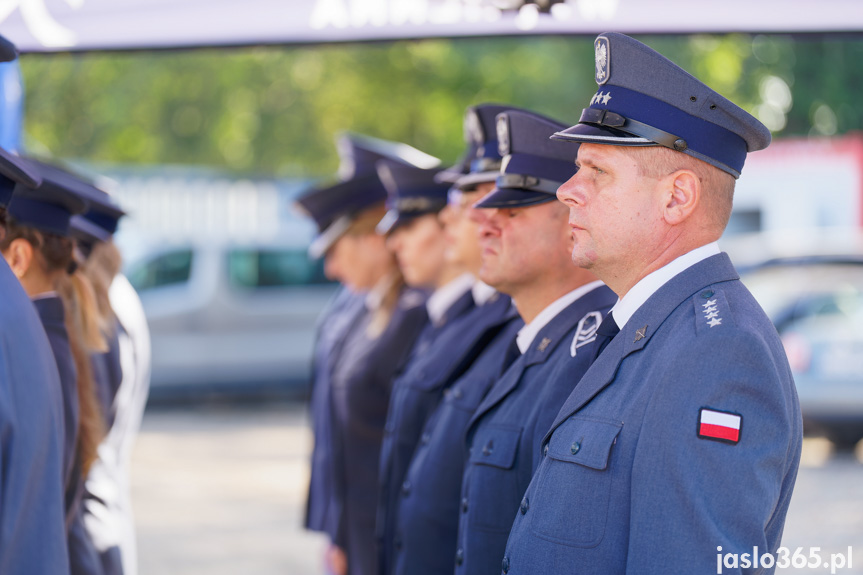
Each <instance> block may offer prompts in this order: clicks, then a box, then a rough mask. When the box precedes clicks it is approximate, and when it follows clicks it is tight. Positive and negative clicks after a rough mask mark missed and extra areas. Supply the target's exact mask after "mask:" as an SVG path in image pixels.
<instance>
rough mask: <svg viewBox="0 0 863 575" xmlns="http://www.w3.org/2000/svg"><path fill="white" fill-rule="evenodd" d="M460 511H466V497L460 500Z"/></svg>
mask: <svg viewBox="0 0 863 575" xmlns="http://www.w3.org/2000/svg"><path fill="white" fill-rule="evenodd" d="M461 512H462V513H467V497H465V498H463V499H462V500H461Z"/></svg>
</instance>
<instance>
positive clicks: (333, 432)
mask: <svg viewBox="0 0 863 575" xmlns="http://www.w3.org/2000/svg"><path fill="white" fill-rule="evenodd" d="M339 153H340V155H341V160H342V166H341V168H340V170H339V172H340V174H341V176H342V178H343V180H342V181H341V182H338V183H336V184H334V185H331V186H326V187H322V188H318V189H315V190H312V191H310V192H308V193H306V194H304V195H303V196H302V197H300V198H299V200H298V204H299V207H300V208H301V209H302V210H303V211H304V212H305V213H307V214H309V215H310V216H311V217H313V218H314V220H315V221H316V223H317V224H318V229H319V234H318V236H317V238H316V239H315V240H314V241H313V243H312V245H311V250H310V252H311V254H312V255H313V256H318V257H320V256H323V257H324V269H325V273H326V274H327V276H328V277H330V278H331V279H337V280H339V281H340V282H341V283H342V285H343V286H344V288H343V291H342V292H340V293H339V294H338V295H337V296H336V299H335V300H334V302H333V305H332V307H331V308H330V310H329V311H328V312H327V315H326V316H325V317H324V319H323V320H322V321H321V323H320V332H319V339H318V341H317V343H316V349H315V365H314V370H315V371H314V373H315V382H314V386H313V394H312V404H311V409H312V419H313V428H314V433H315V447H314V451H313V456H312V479H311V484H310V493H309V500H308V502H309V503H308V507H307V517H306V521H307V523H306V525H307V527H308V528H312V529H316V530H321V531H324V532H326V533H327V534H328V535H329V536H330V539H331V546H330V548H329V549H328V551H327V557H326V564H327V568H328V570H329V571H330V572H332V573H335V574H345V573H369V572H370V571H369V569H370V568H369V567H368V564H369V562H370V561H372V560H373V549H374V548H373V545H374V539H373V537H374V513H375V505H376V495H377V483H378V476H377V466H376V462H377V459H378V456H379V452H380V444H381V438H382V434H383V425H384V418H385V416H386V408H387V405H388V404H389V393H390V382H391V380H392V377H393V374H394V373H395V372H396V371H397V370H398V369H399V367H400V366H401V364H402V363H403V362H404V360H405V358H406V356H407V353H408V351H409V350H410V348H411V346H412V345H413V342H414V340H415V339H416V337H417V336H418V334H419V332H420V330H421V329H422V328H423V326H424V325H425V323H426V321H427V316H426V313H425V309H424V307H423V303H424V302H425V294H424V293H422V292H418V291H416V290H412V289H410V288H407V287H406V286H405V285H404V281H403V280H402V277H401V274H400V272H399V270H398V267H397V266H396V263H395V259H394V258H393V255H392V254H391V253H390V252H389V250H387V248H386V245H385V241H384V239H383V238H382V237H380V236H379V235H378V234H377V233H376V231H375V227H376V225H377V223H378V221H380V219H381V218H382V217H383V215H384V213H385V207H384V204H383V202H384V199H385V198H386V190H385V189H384V187H383V184H382V183H381V181H380V179H379V178H378V175H377V172H376V170H375V162H377V161H379V160H381V159H383V158H388V159H390V160H391V161H394V162H397V163H404V164H406V165H414V162H419V163H420V164H421V165H431V164H434V163H435V162H436V161H437V160H436V159H435V158H432V157H431V156H427V155H425V154H423V153H422V152H419V150H415V149H414V148H411V147H409V146H406V145H404V144H398V143H394V142H386V141H383V140H378V139H374V138H369V137H366V136H360V135H356V134H350V135H345V136H342V137H341V138H340V139H339Z"/></svg>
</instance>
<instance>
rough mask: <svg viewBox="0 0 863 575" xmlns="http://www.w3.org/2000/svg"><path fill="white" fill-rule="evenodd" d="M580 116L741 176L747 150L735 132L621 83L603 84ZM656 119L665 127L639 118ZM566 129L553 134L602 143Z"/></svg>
mask: <svg viewBox="0 0 863 575" xmlns="http://www.w3.org/2000/svg"><path fill="white" fill-rule="evenodd" d="M606 106H607V108H606ZM582 118H584V120H582V122H583V123H584V124H588V125H595V126H601V127H607V128H611V129H614V130H619V131H621V132H626V133H628V134H632V135H633V136H637V137H640V138H644V139H646V140H650V141H651V142H654V143H656V144H658V145H661V146H665V147H668V148H670V149H672V150H677V151H679V152H685V153H687V154H690V155H692V156H695V157H698V158H699V159H703V160H705V161H707V162H709V163H711V164H714V165H716V163H719V164H721V165H722V166H724V169H726V170H727V171H731V172H733V173H736V174H737V175H740V171H741V170H742V169H743V163H744V161H745V160H746V153H747V151H748V148H747V145H746V141H745V140H744V139H743V138H742V137H740V136H739V135H738V134H735V133H734V132H732V131H730V130H727V129H725V128H723V127H722V126H719V125H717V124H714V123H713V122H709V121H707V120H704V119H702V118H699V117H696V116H693V115H691V114H688V113H686V112H684V111H683V110H681V109H679V108H677V107H675V106H672V105H671V104H668V103H666V102H663V101H662V100H658V99H656V98H653V97H652V96H648V95H646V94H642V93H640V92H636V91H634V90H629V89H627V88H622V87H620V86H614V85H606V86H604V87H603V89H602V90H600V92H598V93H597V94H596V95H595V96H594V97H593V98H592V99H591V106H590V108H587V109H585V110H584V112H582ZM657 118H661V119H662V124H663V128H664V129H659V128H657V127H655V126H653V125H651V124H649V123H645V122H642V120H647V119H657ZM570 129H572V128H570ZM567 132H568V130H565V131H563V132H558V133H557V134H555V136H554V137H555V138H556V139H575V140H580V141H590V138H594V139H595V140H596V142H597V143H601V140H602V139H603V138H602V136H586V137H584V138H579V137H578V134H577V132H575V133H573V134H568V133H567ZM572 136H575V137H572ZM672 138H673V139H672ZM678 140H682V142H678ZM615 143H619V144H623V145H626V142H625V140H621V139H620V138H615ZM675 144H677V146H679V147H680V148H682V149H679V148H678V147H676V146H675ZM717 167H721V166H717Z"/></svg>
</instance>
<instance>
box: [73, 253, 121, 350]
mask: <svg viewBox="0 0 863 575" xmlns="http://www.w3.org/2000/svg"><path fill="white" fill-rule="evenodd" d="M122 263H123V258H122V256H121V255H120V250H118V249H117V246H116V245H114V242H113V241H112V240H109V241H107V242H99V243H97V244H96V245H95V246H93V250H92V251H91V252H90V257H88V258H87V259H86V261H85V262H84V263H83V264H82V265H81V271H82V273H83V274H84V276H85V277H86V278H87V280H88V281H89V282H90V285H91V286H92V287H93V294H94V296H95V298H96V312H97V317H98V322H99V329H100V330H101V332H102V333H103V334H104V335H105V336H106V337H110V336H112V335H113V334H114V330H115V328H116V323H115V317H116V316H115V314H114V309H113V308H112V307H111V300H110V298H109V295H108V294H109V291H110V289H111V283H112V282H113V281H114V277H116V275H117V274H118V273H120V269H121V268H122Z"/></svg>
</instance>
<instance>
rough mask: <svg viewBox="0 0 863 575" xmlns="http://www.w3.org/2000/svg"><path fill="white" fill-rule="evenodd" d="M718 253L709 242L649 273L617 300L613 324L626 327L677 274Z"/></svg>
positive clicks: (717, 248)
mask: <svg viewBox="0 0 863 575" xmlns="http://www.w3.org/2000/svg"><path fill="white" fill-rule="evenodd" d="M718 253H720V251H719V244H717V243H716V242H711V243H709V244H707V245H704V246H701V247H700V248H695V249H694V250H692V251H691V252H687V253H685V254H683V255H682V256H680V257H679V258H677V259H675V260H674V261H671V262H669V263H667V264H665V265H664V266H662V267H661V268H659V269H658V270H656V271H655V272H653V273H650V274H648V275H646V276H644V277H643V278H641V280H640V281H639V282H638V283H637V284H635V285H634V286H632V289H631V290H629V292H627V294H626V295H625V296H623V299H620V300H617V303H616V304H614V307H613V308H611V313H612V315H613V316H614V322H615V323H616V324H617V326H618V327H619V328H620V329H623V327H624V326H625V325H626V322H628V321H629V318H631V317H632V316H633V314H635V312H636V311H638V308H640V307H641V306H642V305H643V304H644V302H646V301H647V300H648V299H649V298H650V296H652V295H653V294H654V293H656V291H657V290H658V289H659V288H661V287H662V286H664V285H665V284H666V283H667V282H668V280H670V279H671V278H673V277H674V276H676V275H677V274H679V273H680V272H682V271H684V270H686V269H688V268H690V267H692V266H694V265H695V264H697V263H698V262H700V261H701V260H705V259H707V258H709V257H710V256H715V255H716V254H718Z"/></svg>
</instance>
